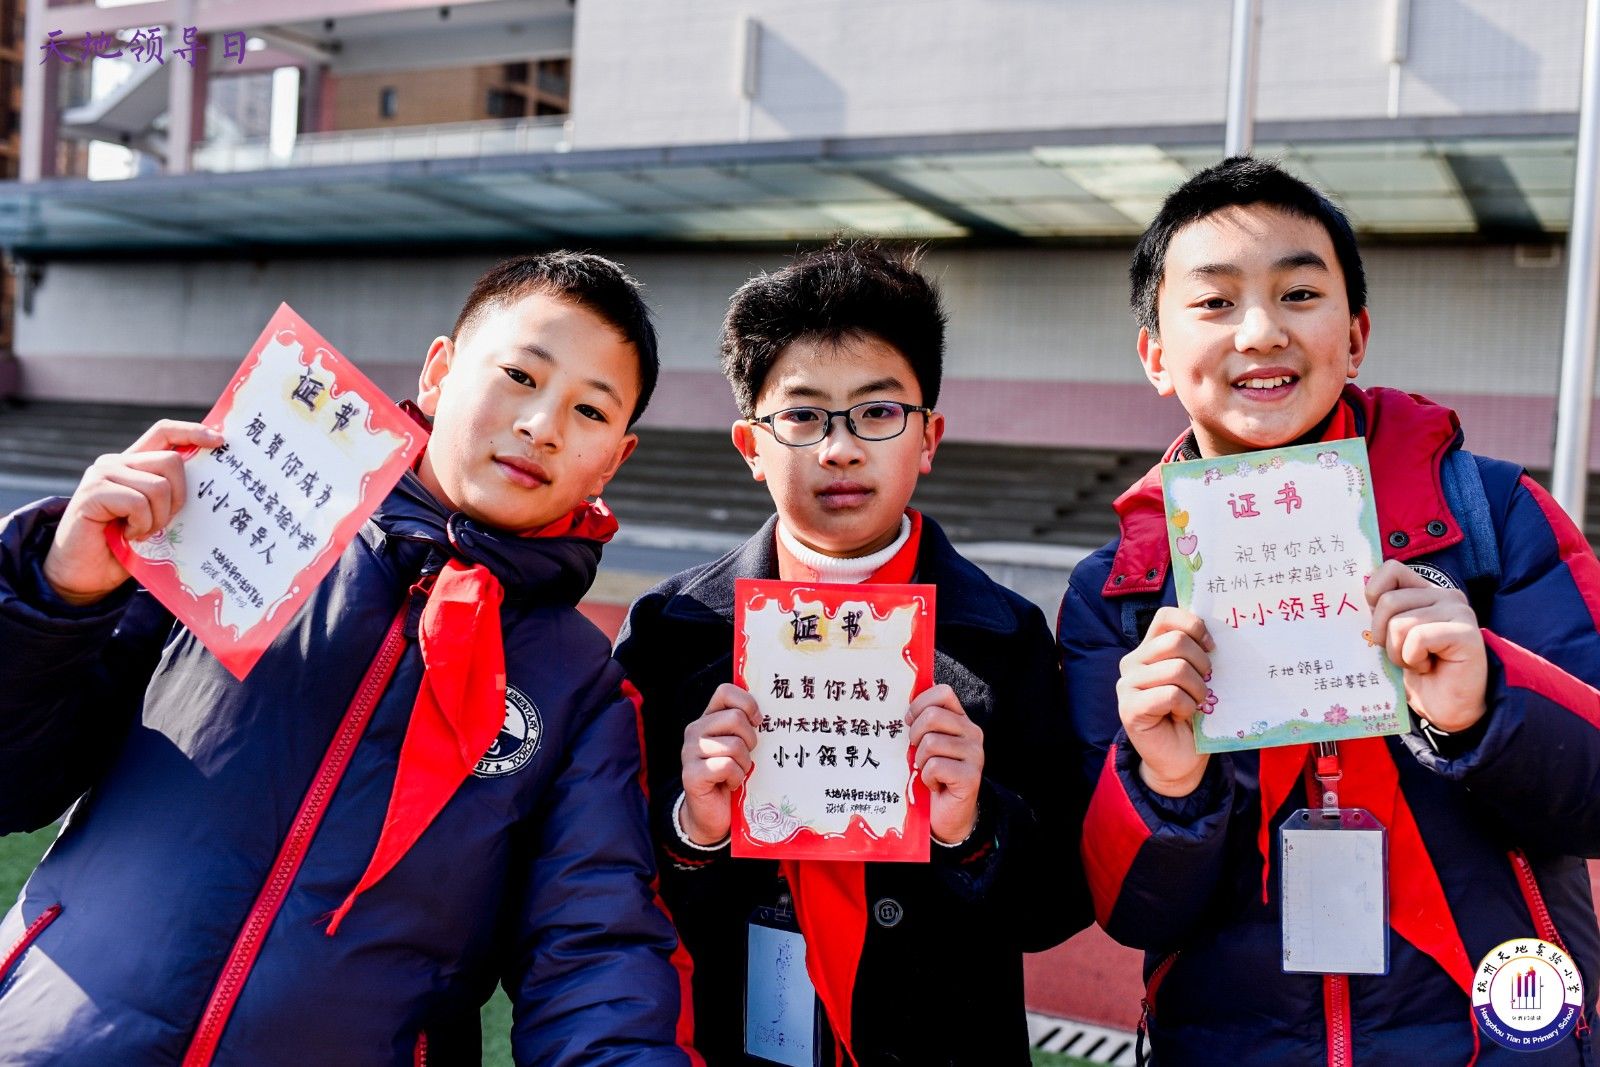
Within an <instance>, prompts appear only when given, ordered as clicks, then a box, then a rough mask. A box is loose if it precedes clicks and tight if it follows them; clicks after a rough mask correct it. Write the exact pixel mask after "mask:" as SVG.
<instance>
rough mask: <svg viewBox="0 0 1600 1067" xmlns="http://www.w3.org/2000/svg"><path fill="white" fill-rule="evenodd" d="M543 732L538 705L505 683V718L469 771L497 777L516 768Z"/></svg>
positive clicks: (529, 756)
mask: <svg viewBox="0 0 1600 1067" xmlns="http://www.w3.org/2000/svg"><path fill="white" fill-rule="evenodd" d="M543 734H544V727H543V725H542V724H541V723H540V722H539V709H538V708H536V707H534V705H533V701H531V700H529V699H528V698H527V697H526V696H524V695H523V694H521V693H519V692H518V691H517V690H515V689H513V688H511V687H510V686H509V685H508V686H506V721H505V722H504V723H502V724H501V726H500V732H499V734H497V735H495V739H494V744H492V745H490V746H489V751H487V752H485V753H484V754H483V758H482V759H481V760H479V761H478V765H477V766H476V767H474V768H473V769H472V773H473V774H475V775H477V776H478V777H479V778H498V777H500V776H501V775H503V774H511V773H513V772H514V771H520V770H521V769H522V768H523V767H524V766H526V765H527V762H528V761H529V760H531V759H532V758H533V754H534V753H535V752H537V751H539V741H540V738H541V737H542V736H543Z"/></svg>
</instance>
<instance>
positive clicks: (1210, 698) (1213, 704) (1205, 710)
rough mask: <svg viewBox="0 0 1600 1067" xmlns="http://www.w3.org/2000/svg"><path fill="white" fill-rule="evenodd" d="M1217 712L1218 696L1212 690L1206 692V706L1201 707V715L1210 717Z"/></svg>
mask: <svg viewBox="0 0 1600 1067" xmlns="http://www.w3.org/2000/svg"><path fill="white" fill-rule="evenodd" d="M1216 710H1217V694H1216V693H1213V692H1212V691H1211V690H1209V689H1207V690H1206V702H1205V703H1204V704H1201V705H1200V714H1202V715H1210V714H1211V713H1212V712H1213V711H1216Z"/></svg>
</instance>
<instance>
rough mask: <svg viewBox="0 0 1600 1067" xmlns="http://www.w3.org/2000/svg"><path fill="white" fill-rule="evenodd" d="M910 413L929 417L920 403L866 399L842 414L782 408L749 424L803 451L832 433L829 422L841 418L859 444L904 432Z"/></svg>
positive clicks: (814, 409) (809, 409) (926, 408)
mask: <svg viewBox="0 0 1600 1067" xmlns="http://www.w3.org/2000/svg"><path fill="white" fill-rule="evenodd" d="M912 412H921V413H922V414H923V415H931V414H933V409H932V408H930V407H923V406H922V405H921V404H902V403H901V402H900V401H898V400H868V401H866V402H865V403H861V404H857V405H855V406H854V407H850V408H846V409H845V410H843V411H829V410H828V409H827V408H809V407H805V408H784V409H783V410H782V411H774V412H773V413H772V414H770V415H758V416H756V417H755V418H753V419H750V420H749V421H750V422H751V423H755V424H758V425H761V426H765V427H766V428H767V429H769V430H771V431H772V436H773V437H776V438H777V439H778V442H779V443H780V444H785V445H788V446H790V447H791V448H804V447H806V446H807V445H814V444H817V443H818V442H819V441H823V440H825V439H826V438H827V436H828V434H829V433H831V432H833V420H834V419H836V418H838V417H839V416H840V415H843V416H844V424H845V425H846V426H848V427H849V428H850V432H851V433H853V434H855V435H856V436H857V437H859V438H861V440H863V441H887V440H889V439H890V438H892V437H899V436H900V435H901V434H903V433H905V432H906V420H907V419H908V418H910V417H911V413H912Z"/></svg>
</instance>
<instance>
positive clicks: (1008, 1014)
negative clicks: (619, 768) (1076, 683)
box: [617, 516, 1089, 1067]
mask: <svg viewBox="0 0 1600 1067" xmlns="http://www.w3.org/2000/svg"><path fill="white" fill-rule="evenodd" d="M776 527H777V520H776V518H773V519H770V520H768V522H767V524H766V525H765V526H763V527H762V528H761V530H760V531H759V532H757V533H756V535H755V536H754V537H751V538H750V539H749V540H748V541H746V542H745V543H744V544H743V545H741V546H739V547H738V548H736V549H734V550H733V551H732V552H730V553H729V554H728V555H726V556H724V557H722V558H721V559H719V560H717V561H715V562H713V563H709V564H706V565H705V566H703V567H696V568H694V569H692V570H689V571H685V572H683V573H682V574H678V575H675V576H673V577H671V578H668V579H667V580H666V581H665V582H662V583H661V584H660V585H658V586H656V587H655V588H654V589H652V590H650V591H649V592H647V593H645V594H644V595H643V596H642V597H640V598H639V599H638V600H637V601H636V602H635V603H634V605H633V608H632V610H631V611H630V612H629V615H628V622H627V625H626V627H625V628H624V629H623V632H622V635H621V641H620V643H619V644H618V646H617V656H618V658H619V659H621V661H622V663H623V664H624V666H626V667H627V669H628V677H629V679H630V680H631V681H632V682H633V683H634V684H635V685H637V686H638V688H639V691H640V693H641V694H642V698H643V705H644V724H645V725H644V729H645V745H646V749H647V757H648V760H647V762H648V763H649V767H650V778H651V789H650V795H651V805H652V808H653V809H654V811H653V820H654V826H655V828H656V833H657V841H656V843H657V847H658V848H659V850H660V852H659V858H660V860H661V863H662V870H661V892H662V897H663V898H664V899H665V900H666V902H667V904H668V906H669V907H670V908H671V910H672V916H673V918H674V919H675V920H676V921H677V924H678V928H679V930H680V931H682V934H683V940H684V945H685V946H686V947H687V948H688V950H689V954H690V955H691V956H692V957H693V959H694V999H695V1021H696V1024H697V1026H698V1027H699V1029H698V1030H697V1032H696V1035H695V1045H696V1047H697V1048H698V1049H699V1050H700V1051H701V1052H702V1053H704V1055H705V1057H706V1062H707V1063H708V1064H711V1065H713V1067H730V1065H740V1064H746V1063H755V1062H756V1061H755V1060H753V1059H749V1058H747V1057H746V1056H745V1055H744V1053H743V1048H744V1045H743V1039H744V985H745V971H746V951H745V948H746V946H745V939H746V924H747V921H748V920H749V918H750V915H751V912H752V911H753V910H754V909H755V908H757V907H763V906H766V907H770V906H772V905H774V904H776V903H777V902H778V899H779V897H780V895H782V893H783V892H784V889H785V883H784V881H783V877H782V875H781V874H780V873H779V870H778V864H777V863H775V862H773V861H771V860H751V859H738V860H736V859H732V858H730V852H729V849H728V847H727V846H726V845H724V846H723V847H722V848H721V849H718V850H716V851H713V852H695V851H694V850H691V849H688V848H686V847H684V846H683V845H682V844H680V843H679V840H678V835H677V831H676V830H675V829H674V828H673V822H672V808H673V805H674V804H675V803H676V802H677V800H678V798H679V797H681V796H682V795H683V762H682V755H681V753H682V749H683V734H684V728H685V727H687V726H688V725H689V723H690V722H692V721H693V720H695V719H697V718H699V717H700V715H701V714H702V713H703V712H704V711H705V708H706V704H707V703H708V702H709V701H710V699H711V695H712V693H713V692H715V690H716V688H717V687H718V686H719V685H721V684H722V683H724V682H730V681H732V680H733V614H734V609H733V604H734V595H733V591H734V582H735V581H737V580H738V579H739V578H776V577H777V575H778V561H777V555H776V552H775V549H774V547H773V544H774V536H775V530H776ZM913 580H914V581H917V582H927V583H930V584H933V585H935V586H937V587H938V590H939V604H938V613H937V614H938V621H937V624H936V625H935V627H934V639H933V643H934V668H933V677H934V682H935V683H944V684H948V685H949V686H950V687H951V688H952V689H954V690H955V692H956V695H957V697H958V698H959V699H960V701H961V706H962V707H963V708H964V709H965V710H966V713H967V714H968V715H969V716H970V717H971V718H972V720H973V721H974V722H975V723H977V724H978V725H979V726H980V727H981V728H982V730H983V750H984V768H983V785H982V789H981V792H980V794H979V804H978V808H979V819H978V826H977V828H976V829H975V830H974V831H973V833H972V836H971V837H970V838H969V839H968V842H967V843H966V844H965V845H962V846H959V847H956V848H943V847H935V848H934V849H933V853H932V859H931V860H930V862H928V863H869V864H867V867H866V891H867V902H868V904H869V910H870V913H871V915H872V919H871V920H870V921H869V922H868V924H867V931H866V941H865V944H864V946H863V948H862V954H861V964H860V969H859V970H858V971H857V973H856V982H855V990H854V995H853V997H852V1010H851V1014H852V1017H853V1033H852V1038H853V1046H854V1051H855V1054H856V1057H857V1058H858V1059H859V1061H860V1063H861V1065H862V1067H889V1065H895V1064H901V1065H907V1067H910V1065H915V1067H997V1065H1000V1064H1022V1065H1026V1064H1027V1063H1028V1034H1027V1023H1026V1020H1025V1018H1024V1016H1023V1004H1022V994H1023V990H1022V953H1024V952H1038V951H1042V950H1044V949H1047V948H1050V947H1051V946H1052V945H1055V944H1057V943H1059V942H1061V941H1063V940H1065V939H1066V938H1067V937H1069V936H1071V935H1072V934H1074V933H1076V932H1077V931H1078V930H1079V929H1081V928H1082V927H1083V926H1084V924H1085V923H1087V922H1088V921H1089V914H1088V912H1089V909H1088V901H1087V899H1086V897H1087V892H1086V890H1085V888H1084V885H1083V872H1082V870H1081V869H1080V867H1079V866H1078V863H1077V858H1076V857H1075V856H1073V855H1072V853H1071V852H1070V851H1068V850H1069V849H1070V847H1071V844H1070V839H1071V837H1072V836H1073V832H1074V831H1073V828H1074V827H1075V826H1076V825H1077V822H1078V819H1079V818H1081V816H1082V813H1083V807H1084V803H1083V802H1084V797H1085V796H1086V790H1085V789H1084V788H1083V787H1082V785H1081V783H1079V782H1077V781H1075V780H1073V779H1072V777H1071V776H1070V775H1066V776H1063V775H1062V772H1061V765H1062V760H1063V758H1064V753H1066V752H1067V751H1068V750H1069V745H1068V734H1067V728H1066V722H1065V717H1064V715H1063V713H1062V710H1063V709H1062V693H1061V676H1060V674H1059V672H1058V671H1057V669H1056V664H1055V662H1054V661H1053V659H1052V657H1051V642H1050V630H1049V626H1048V625H1047V624H1046V622H1045V620H1044V617H1043V616H1042V615H1041V614H1040V613H1039V609H1038V608H1036V607H1034V606H1033V605H1032V604H1029V603H1028V602H1027V601H1025V600H1023V599H1022V597H1020V596H1018V595H1017V594H1016V593H1013V592H1011V591H1010V590H1009V589H1006V588H1004V587H1003V586H1001V585H999V584H997V583H996V582H994V581H993V580H992V579H990V578H989V577H988V576H987V575H986V574H984V573H983V572H982V571H981V570H979V569H978V568H977V567H976V566H974V565H973V564H972V563H970V562H968V561H967V560H966V559H964V558H962V556H961V555H960V554H959V553H958V552H957V551H956V550H955V549H954V548H953V547H952V546H951V544H950V541H949V540H948V539H947V538H946V537H945V535H944V531H943V530H941V529H940V528H939V525H938V523H936V522H934V521H933V520H932V519H930V518H928V517H927V516H923V519H922V539H921V542H920V544H919V545H918V550H917V569H916V577H915V578H914V579H913ZM830 1062H831V1061H830Z"/></svg>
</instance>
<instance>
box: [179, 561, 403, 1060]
mask: <svg viewBox="0 0 1600 1067" xmlns="http://www.w3.org/2000/svg"><path fill="white" fill-rule="evenodd" d="M419 590H422V591H426V587H425V586H424V585H423V584H422V583H420V582H419V583H418V584H417V585H414V586H412V587H411V590H410V592H409V593H408V594H407V595H406V599H405V603H403V604H401V605H400V611H399V613H398V614H397V615H395V617H394V622H392V623H390V624H389V632H388V633H387V634H385V635H384V638H383V644H382V645H381V646H379V648H378V654H377V655H376V656H375V657H374V658H373V660H372V663H371V665H370V666H368V668H367V675H366V677H365V678H363V679H362V680H361V685H360V687H359V688H358V689H357V690H356V695H355V699H353V700H352V701H351V702H350V707H349V709H348V710H347V711H346V712H345V715H344V719H343V720H342V721H341V722H340V723H339V729H338V732H337V733H335V734H334V736H333V742H332V743H331V744H330V745H329V746H328V750H327V752H326V753H325V754H324V755H323V757H322V766H321V767H320V768H319V769H318V770H317V776H316V778H314V779H313V780H312V782H311V788H310V789H309V790H307V791H306V795H305V797H304V799H303V800H301V802H300V811H299V814H297V815H296V816H295V819H294V822H293V823H292V824H290V827H289V834H288V836H287V837H286V838H285V839H284V842H283V845H282V847H281V848H279V850H278V858H277V860H276V861H274V863H273V865H272V870H271V873H270V874H269V875H268V877H267V881H266V884H264V885H263V886H262V887H261V893H260V895H258V896H257V897H256V902H255V904H254V905H253V906H252V907H251V909H250V914H249V915H248V916H247V917H246V918H245V921H244V926H243V927H242V928H241V929H240V931H239V936H238V938H237V940H235V941H234V945H233V951H231V952H229V953H228V959H227V962H226V963H225V964H224V965H223V968H222V974H221V976H220V977H218V979H217V984H216V986H215V987H213V989H212V991H211V999H210V1001H209V1002H208V1003H207V1004H206V1010H205V1012H204V1013H203V1014H202V1015H201V1016H200V1025H199V1026H198V1027H196V1029H195V1033H194V1038H193V1040H192V1041H191V1042H190V1044H189V1051H188V1052H187V1053H185V1055H184V1057H183V1067H205V1065H207V1064H209V1063H210V1062H211V1058H212V1056H214V1055H215V1054H216V1051H217V1044H218V1043H219V1042H220V1041H221V1040H222V1031H223V1028H224V1027H226V1026H227V1025H228V1018H229V1016H231V1015H232V1014H233V1008H234V1005H235V1004H236V1003H238V1000H239V994H240V992H241V991H242V990H243V989H244V983H245V979H246V978H248V977H249V976H250V971H251V969H252V968H253V967H254V966H255V962H256V955H257V953H259V952H260V951H261V943H262V942H263V941H264V940H266V936H267V932H268V931H269V930H270V929H271V928H272V922H273V920H274V919H275V918H277V915H278V909H279V908H280V907H282V905H283V901H284V898H285V897H287V896H288V895H289V887H290V886H291V885H292V884H293V883H294V877H295V875H296V874H297V873H298V872H299V870H300V863H301V861H302V860H304V859H305V856H306V852H307V851H308V850H309V849H310V847H311V841H312V839H313V838H314V837H315V836H316V833H317V827H318V825H319V824H320V823H321V821H322V814H323V811H324V810H326V808H327V806H328V801H329V800H330V799H331V798H332V797H333V793H334V790H335V789H337V788H338V785H339V780H340V779H341V778H342V777H344V772H345V768H346V767H347V766H349V764H350V757H351V755H352V754H353V753H354V752H355V748H356V742H357V741H359V740H360V739H361V735H362V733H363V732H365V730H366V727H367V721H368V720H369V719H371V718H372V710H373V708H375V707H377V704H378V698H379V697H380V696H382V695H383V691H384V690H385V689H386V688H388V685H389V679H390V677H391V676H393V674H394V669H395V665H396V664H397V663H399V661H400V651H401V649H402V648H403V647H404V645H405V640H406V617H407V616H408V615H409V614H410V613H411V602H412V598H413V596H414V595H415V594H416V593H417V592H418V591H419Z"/></svg>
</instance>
